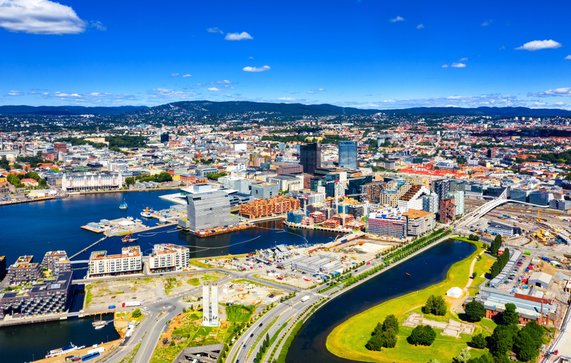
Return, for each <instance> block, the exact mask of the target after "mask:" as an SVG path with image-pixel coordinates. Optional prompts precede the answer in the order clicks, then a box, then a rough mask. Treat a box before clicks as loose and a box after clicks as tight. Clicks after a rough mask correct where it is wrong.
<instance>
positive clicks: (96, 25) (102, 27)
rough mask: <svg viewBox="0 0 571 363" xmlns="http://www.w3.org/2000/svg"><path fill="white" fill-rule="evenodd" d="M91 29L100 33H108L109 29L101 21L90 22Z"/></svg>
mask: <svg viewBox="0 0 571 363" xmlns="http://www.w3.org/2000/svg"><path fill="white" fill-rule="evenodd" d="M89 27H90V28H93V29H95V30H99V31H100V32H104V31H107V27H106V26H105V24H103V23H102V22H100V21H99V20H96V21H90V22H89Z"/></svg>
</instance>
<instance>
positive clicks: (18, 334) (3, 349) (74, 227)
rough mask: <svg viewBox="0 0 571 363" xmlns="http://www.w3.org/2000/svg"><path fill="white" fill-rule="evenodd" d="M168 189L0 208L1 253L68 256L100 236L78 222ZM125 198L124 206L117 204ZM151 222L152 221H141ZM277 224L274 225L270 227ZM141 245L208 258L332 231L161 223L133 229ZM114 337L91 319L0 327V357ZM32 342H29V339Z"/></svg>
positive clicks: (312, 239)
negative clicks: (215, 232) (217, 229)
mask: <svg viewBox="0 0 571 363" xmlns="http://www.w3.org/2000/svg"><path fill="white" fill-rule="evenodd" d="M169 193H174V192H173V191H157V192H134V193H110V194H97V195H86V196H73V197H70V198H67V199H58V200H50V201H45V202H38V203H28V204H18V205H11V206H2V207H0V231H2V232H1V237H0V255H6V257H7V262H8V264H11V263H13V262H14V260H15V259H16V258H17V257H18V256H20V255H24V254H32V255H34V256H35V258H36V260H37V261H40V260H41V259H42V258H43V255H44V253H45V252H46V251H49V250H59V249H63V250H66V251H67V252H68V255H70V256H71V255H73V254H75V253H76V252H77V251H80V250H81V249H83V248H84V247H86V246H88V245H90V244H91V243H93V242H95V241H97V240H98V239H100V238H101V237H102V235H99V234H96V233H92V232H88V231H85V230H83V229H81V228H80V226H82V225H84V224H86V223H89V222H94V221H95V222H97V221H99V220H101V219H104V218H105V219H115V218H119V217H126V216H132V217H135V218H140V217H139V213H140V212H141V211H142V210H143V209H144V208H145V207H151V208H153V209H155V210H159V209H165V208H168V207H170V206H171V205H172V204H171V203H170V202H168V201H165V200H163V199H160V198H159V196H160V195H163V194H169ZM123 199H125V200H126V202H127V204H128V205H129V209H128V210H127V211H121V210H120V209H118V207H119V204H120V203H121V202H122V201H123ZM144 221H145V223H146V224H148V225H155V223H156V220H154V219H149V220H144ZM274 229H278V230H274ZM135 237H137V238H139V240H138V241H137V242H136V243H134V244H139V245H140V246H141V249H142V250H143V251H144V252H145V253H146V254H148V253H149V252H150V250H151V248H152V245H153V244H156V243H175V244H179V245H184V246H188V247H189V248H190V250H191V254H192V256H193V257H209V256H217V255H222V254H228V253H232V254H236V253H246V252H251V251H254V250H256V249H261V248H267V247H271V246H273V245H275V244H281V243H284V244H304V243H320V242H326V241H330V240H332V239H333V238H334V237H335V236H334V235H333V234H330V233H325V232H319V231H305V230H302V231H288V232H284V231H283V226H282V225H281V224H280V223H274V222H272V223H266V224H263V225H260V228H253V229H249V230H244V231H240V232H236V233H232V234H227V235H220V236H214V237H210V238H204V239H200V238H196V237H194V236H193V235H191V234H189V233H186V232H183V231H180V230H177V229H176V228H175V227H165V228H162V229H160V230H155V231H150V232H146V233H140V234H136V235H135ZM122 246H124V244H123V243H122V242H121V240H120V238H119V237H114V238H109V239H107V240H105V241H103V242H102V243H100V244H98V245H97V246H95V247H93V248H92V249H91V250H89V251H87V252H85V253H83V254H81V255H79V256H77V257H76V260H86V259H88V258H89V254H90V253H91V251H92V250H107V251H108V252H109V253H116V252H119V251H120V250H121V247H122ZM85 271H86V270H85V268H83V269H82V268H78V269H76V270H75V271H74V277H75V278H80V277H82V276H84V275H85ZM82 300H83V296H82V295H79V296H78V297H77V298H76V299H74V301H73V310H78V309H80V305H81V303H82ZM116 338H117V333H116V332H115V331H114V329H113V327H112V326H111V325H107V326H106V327H105V328H104V329H101V330H95V329H93V327H92V326H91V320H90V319H74V320H67V321H59V322H53V323H46V324H36V325H25V326H16V327H9V328H2V329H0V362H23V361H29V360H31V359H33V358H36V359H37V358H39V357H43V356H44V355H45V354H46V352H47V351H48V350H50V349H54V348H58V347H62V346H65V345H67V344H68V343H69V342H70V341H71V342H73V343H74V344H76V345H92V344H96V343H101V342H104V341H108V340H112V339H116ZM31 342H33V344H32V343H31Z"/></svg>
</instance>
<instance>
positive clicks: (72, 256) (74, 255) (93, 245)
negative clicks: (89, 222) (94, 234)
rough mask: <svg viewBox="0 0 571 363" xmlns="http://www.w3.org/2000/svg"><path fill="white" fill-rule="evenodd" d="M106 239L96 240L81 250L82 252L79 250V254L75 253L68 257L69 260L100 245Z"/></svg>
mask: <svg viewBox="0 0 571 363" xmlns="http://www.w3.org/2000/svg"><path fill="white" fill-rule="evenodd" d="M106 239H107V237H103V238H100V239H98V240H97V241H95V242H93V243H92V244H90V245H89V246H87V247H85V248H83V249H82V250H80V251H79V252H76V253H75V254H73V255H71V256H69V259H70V260H73V259H74V258H75V257H77V256H79V255H81V254H82V253H83V252H85V251H87V250H89V249H90V248H93V247H95V246H97V245H98V244H100V243H101V242H103V241H105V240H106Z"/></svg>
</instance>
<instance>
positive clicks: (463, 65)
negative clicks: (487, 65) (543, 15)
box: [450, 62, 468, 68]
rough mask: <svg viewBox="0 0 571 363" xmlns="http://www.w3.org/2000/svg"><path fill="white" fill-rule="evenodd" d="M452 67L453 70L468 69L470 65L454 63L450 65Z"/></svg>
mask: <svg viewBox="0 0 571 363" xmlns="http://www.w3.org/2000/svg"><path fill="white" fill-rule="evenodd" d="M450 67H452V68H466V67H468V65H467V64H466V63H462V62H454V63H452V64H451V65H450Z"/></svg>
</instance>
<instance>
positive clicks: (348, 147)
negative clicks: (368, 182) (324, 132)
mask: <svg viewBox="0 0 571 363" xmlns="http://www.w3.org/2000/svg"><path fill="white" fill-rule="evenodd" d="M338 150H339V166H340V167H341V168H347V169H351V170H355V169H357V143H356V142H355V141H339V145H338Z"/></svg>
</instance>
